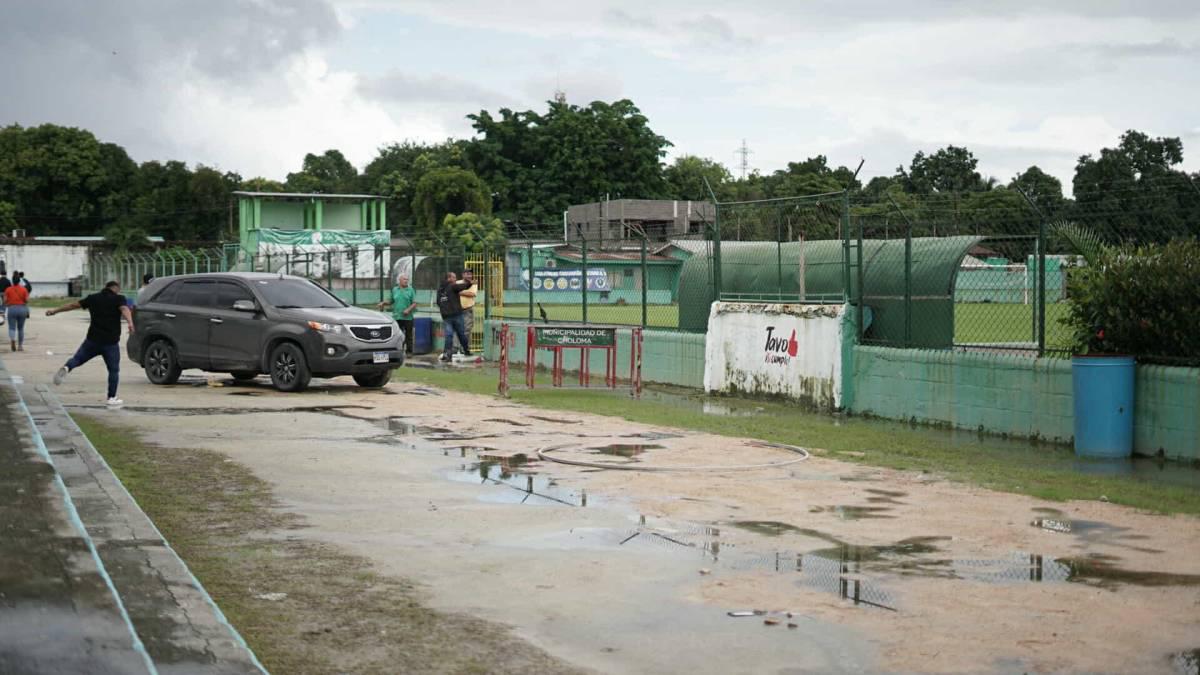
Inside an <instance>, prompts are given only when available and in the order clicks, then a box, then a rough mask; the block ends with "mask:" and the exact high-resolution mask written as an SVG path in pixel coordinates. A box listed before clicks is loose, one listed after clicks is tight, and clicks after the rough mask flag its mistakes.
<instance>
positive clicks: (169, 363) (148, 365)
mask: <svg viewBox="0 0 1200 675" xmlns="http://www.w3.org/2000/svg"><path fill="white" fill-rule="evenodd" d="M142 363H143V364H145V365H144V366H143V367H144V368H145V369H146V379H148V380H150V382H152V383H154V384H175V383H176V382H178V381H179V374H180V373H182V372H183V369H182V368H180V367H179V355H178V354H176V353H175V347H174V345H172V344H171V343H170V342H167V341H166V340H155V341H154V342H151V343H150V346H149V347H147V348H146V356H145V358H144V359H142Z"/></svg>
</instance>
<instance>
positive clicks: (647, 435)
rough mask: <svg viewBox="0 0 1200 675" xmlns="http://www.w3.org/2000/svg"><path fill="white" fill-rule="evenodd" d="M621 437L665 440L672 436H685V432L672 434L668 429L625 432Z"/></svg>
mask: <svg viewBox="0 0 1200 675" xmlns="http://www.w3.org/2000/svg"><path fill="white" fill-rule="evenodd" d="M621 438H642V439H645V440H647V441H665V440H668V439H671V438H683V434H672V433H669V432H666V431H642V432H640V433H636V434H623V435H622V436H621Z"/></svg>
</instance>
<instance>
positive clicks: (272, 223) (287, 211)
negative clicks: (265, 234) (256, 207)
mask: <svg viewBox="0 0 1200 675" xmlns="http://www.w3.org/2000/svg"><path fill="white" fill-rule="evenodd" d="M261 228H262V229H267V230H271V229H274V230H303V229H304V203H303V202H271V201H264V202H263V205H262V224H261Z"/></svg>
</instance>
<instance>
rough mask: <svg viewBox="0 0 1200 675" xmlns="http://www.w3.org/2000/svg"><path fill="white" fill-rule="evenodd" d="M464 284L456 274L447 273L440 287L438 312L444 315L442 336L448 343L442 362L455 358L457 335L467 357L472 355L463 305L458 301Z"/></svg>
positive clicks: (443, 351)
mask: <svg viewBox="0 0 1200 675" xmlns="http://www.w3.org/2000/svg"><path fill="white" fill-rule="evenodd" d="M462 283H463V282H461V281H459V280H458V277H457V276H455V274H454V272H447V273H446V280H445V281H443V282H442V285H441V286H439V287H438V291H437V305H438V312H440V313H441V315H442V334H443V335H444V336H445V342H446V344H445V348H444V349H443V350H442V356H441V360H442V361H449V360H450V359H451V358H453V357H454V336H455V335H458V341H459V342H460V343H462V350H463V353H464V354H466V355H467V356H470V355H471V341H470V338H468V337H467V331H466V328H465V327H464V326H463V318H462V314H463V311H462V305H461V304H459V300H458V294H459V292H461V291H462V289H463V288H464V287H463V285H462Z"/></svg>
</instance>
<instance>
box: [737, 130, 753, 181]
mask: <svg viewBox="0 0 1200 675" xmlns="http://www.w3.org/2000/svg"><path fill="white" fill-rule="evenodd" d="M753 152H754V151H753V150H751V149H750V148H748V147H746V139H744V138H743V139H742V147H740V148H738V149H737V150H736V151H735V152H734V154H736V155H741V157H742V161H741V164H742V180H745V179H746V169H747V168H749V166H750V155H751V154H752V153H753Z"/></svg>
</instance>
